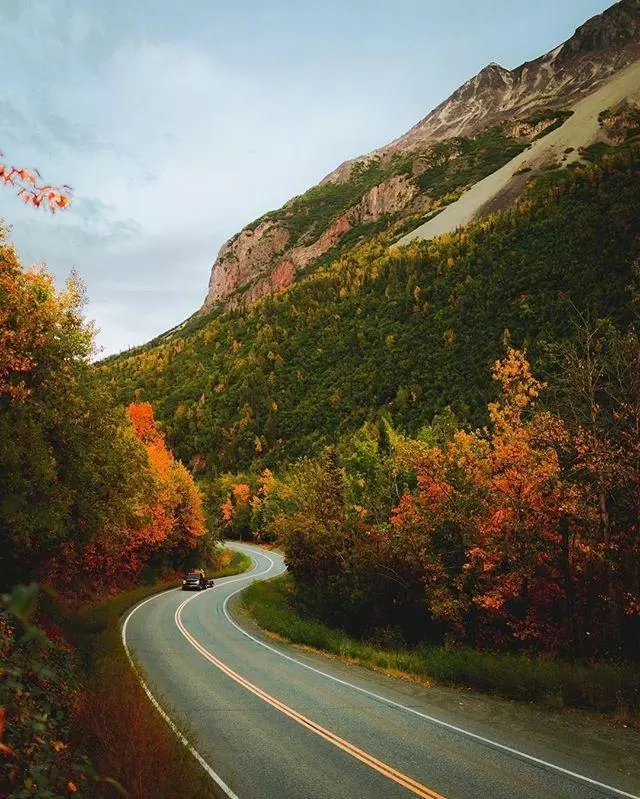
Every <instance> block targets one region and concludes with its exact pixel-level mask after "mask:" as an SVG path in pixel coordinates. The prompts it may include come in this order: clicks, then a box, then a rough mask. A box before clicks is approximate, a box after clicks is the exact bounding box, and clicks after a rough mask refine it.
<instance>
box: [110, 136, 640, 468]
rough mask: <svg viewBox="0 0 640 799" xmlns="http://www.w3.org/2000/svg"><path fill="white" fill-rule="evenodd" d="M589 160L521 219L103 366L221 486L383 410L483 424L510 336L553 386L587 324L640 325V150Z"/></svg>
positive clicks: (274, 301)
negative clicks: (569, 342) (639, 309)
mask: <svg viewBox="0 0 640 799" xmlns="http://www.w3.org/2000/svg"><path fill="white" fill-rule="evenodd" d="M607 153H608V154H607ZM586 155H590V157H591V158H592V159H593V160H597V161H598V163H591V164H583V165H580V166H577V167H575V168H574V169H571V170H549V171H543V172H541V173H539V174H538V175H536V176H535V177H533V178H532V179H531V180H530V183H529V185H528V193H527V195H526V197H525V198H524V199H523V200H522V201H521V202H520V203H519V204H518V205H517V206H516V207H515V208H514V209H513V210H511V211H508V212H505V213H503V214H501V215H498V216H496V217H493V218H491V219H489V220H487V221H485V222H482V223H476V224H472V225H471V226H469V227H468V228H467V229H466V230H464V231H462V232H459V233H456V234H453V235H447V236H443V237H441V238H440V239H438V240H435V241H433V242H420V243H418V242H416V243H413V244H412V245H411V246H410V247H408V248H405V249H395V248H392V249H389V245H390V241H389V239H388V238H387V237H386V236H385V234H378V235H377V236H376V237H374V238H372V239H371V240H369V241H366V242H365V243H364V244H362V245H361V246H359V247H358V248H356V249H355V250H354V251H352V252H351V253H350V254H349V255H348V256H347V257H345V258H343V259H341V260H337V261H335V262H333V263H332V264H331V265H329V266H327V267H325V268H323V269H321V270H320V271H318V272H317V273H314V274H313V275H312V276H310V277H309V278H307V279H306V280H304V281H302V282H301V283H299V284H296V285H294V286H292V287H291V288H290V289H289V290H287V291H286V292H283V293H281V294H278V295H276V296H273V297H269V298H265V299H263V300H261V301H260V302H259V303H257V304H255V305H254V306H252V307H251V308H250V309H248V310H238V311H234V312H231V313H227V314H222V313H220V312H214V313H212V314H211V315H209V316H208V317H204V318H200V319H197V320H195V321H192V322H190V323H188V324H187V325H186V326H185V327H184V328H183V329H181V330H179V331H178V332H176V333H174V334H173V335H172V336H170V337H169V338H168V339H165V340H162V339H160V340H158V341H157V342H155V343H154V342H152V343H151V344H149V345H147V346H146V347H144V348H141V349H139V350H137V351H135V352H132V353H130V354H126V353H125V354H123V355H121V356H117V357H114V358H111V359H108V360H107V361H105V362H103V365H102V369H103V371H104V372H105V373H106V375H107V377H108V379H109V382H110V384H111V386H112V387H113V389H114V391H115V392H116V393H117V395H118V397H119V399H120V401H121V402H122V403H128V402H134V401H135V402H138V401H149V402H152V403H153V404H154V407H155V408H156V412H157V414H158V417H159V418H160V419H161V421H162V422H163V425H164V428H165V429H166V432H167V436H168V440H169V442H170V444H171V445H172V447H174V448H175V450H176V452H177V453H178V454H179V456H180V457H181V458H182V459H183V460H185V462H189V463H190V464H191V465H192V466H193V467H195V468H196V469H199V470H204V471H206V472H209V473H216V472H219V471H225V470H227V471H238V470H239V469H243V468H248V467H251V466H253V468H254V469H260V468H261V467H262V466H269V467H274V466H278V465H282V464H285V463H288V462H290V461H292V460H293V459H295V458H296V457H298V456H301V455H307V454H310V453H313V452H317V451H318V450H319V449H320V448H321V447H322V446H323V445H325V444H328V443H331V442H333V441H335V440H336V438H337V437H338V436H339V435H341V434H343V433H345V432H347V431H349V430H352V429H354V428H356V427H358V426H359V425H360V424H361V423H362V422H363V421H364V420H366V419H368V418H372V417H374V416H376V415H377V413H378V412H379V411H380V410H383V409H384V410H385V411H386V412H388V414H389V415H390V418H391V419H392V421H393V423H394V425H396V426H397V427H399V428H400V429H403V430H405V431H406V432H408V433H412V432H415V431H416V430H417V429H419V427H420V426H421V425H423V424H425V423H427V422H429V420H430V419H431V418H432V417H433V416H434V414H436V413H439V412H441V411H442V410H443V409H444V408H446V407H451V408H452V409H453V411H454V412H455V413H456V415H457V416H458V417H459V418H460V419H461V420H463V421H465V422H467V423H469V424H471V425H477V424H482V423H484V422H486V421H487V415H486V405H487V402H488V401H489V400H490V399H491V397H492V394H493V389H492V385H491V380H490V375H489V370H490V367H491V364H492V363H493V362H494V361H495V360H496V359H497V358H499V357H500V356H501V355H502V353H503V352H504V341H505V337H506V338H507V339H508V340H509V341H510V342H511V343H512V344H514V345H516V346H520V347H527V348H528V351H529V356H530V357H531V359H532V361H533V364H534V366H535V369H536V371H537V373H538V374H540V375H541V376H542V377H545V376H548V375H549V373H550V370H551V368H552V367H551V365H550V362H549V358H548V354H547V350H548V345H551V344H554V343H557V342H559V341H562V340H564V339H565V338H570V337H571V336H572V335H573V321H572V320H573V319H575V318H576V317H577V314H583V315H585V316H588V317H589V318H591V319H593V320H595V319H597V318H599V317H611V318H612V320H613V321H615V322H616V323H617V324H619V325H622V326H625V325H627V324H628V323H630V322H631V321H632V319H633V318H634V309H635V294H634V285H635V284H634V280H635V272H634V270H635V265H636V264H637V260H638V257H639V256H640V242H639V239H638V236H639V235H640V221H639V220H640V189H639V184H638V169H639V164H640V161H639V150H638V145H637V144H631V145H628V146H623V147H620V148H617V150H614V149H613V148H607V147H602V148H597V150H596V151H594V152H593V153H590V154H589V153H588V154H586Z"/></svg>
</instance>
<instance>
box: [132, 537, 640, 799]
mask: <svg viewBox="0 0 640 799" xmlns="http://www.w3.org/2000/svg"><path fill="white" fill-rule="evenodd" d="M238 548H239V549H240V548H241V549H243V550H244V551H247V552H248V553H249V554H250V555H251V557H252V559H253V561H254V566H253V568H252V570H251V571H250V572H247V573H246V574H244V575H241V576H236V577H231V578H225V579H221V580H218V581H216V586H215V588H214V589H210V590H208V591H204V592H202V593H197V594H191V593H186V592H182V591H180V590H172V591H167V592H164V593H162V594H159V595H157V596H155V597H152V598H150V599H148V600H145V601H144V602H142V603H140V604H139V605H138V606H136V608H134V609H133V611H132V612H131V613H130V614H129V615H128V616H127V618H126V619H125V622H124V625H123V642H124V644H125V647H126V648H127V651H128V652H130V653H131V654H132V655H133V656H134V657H135V659H136V660H137V662H138V663H139V664H140V666H141V667H142V671H143V672H144V675H145V684H146V685H147V686H148V691H149V694H150V697H151V698H152V699H156V701H157V702H158V703H159V705H160V706H161V708H162V710H163V712H164V714H165V718H167V720H169V717H172V716H174V715H175V717H176V718H179V717H186V718H187V719H188V720H189V722H190V724H191V727H192V728H193V729H195V732H196V735H197V743H196V744H195V749H192V751H193V752H194V755H195V756H196V757H197V758H198V759H199V761H200V762H201V764H202V765H203V767H204V768H205V769H206V770H207V771H208V772H209V774H210V775H211V777H212V779H214V780H215V781H216V782H217V783H218V785H219V786H221V789H222V792H223V794H226V795H227V796H228V797H229V798H230V799H262V798H264V799H276V798H277V799H316V798H317V799H352V798H353V799H365V797H366V799H375V797H381V799H382V798H384V799H387V797H388V798H389V799H395V797H398V799H400V798H401V797H409V796H420V797H428V799H438V797H447V799H477V797H491V799H515V797H518V799H524V798H525V797H532V798H533V797H536V799H538V797H552V798H553V799H565V797H566V799H584V798H585V797H593V799H600V798H601V797H620V796H623V797H633V799H638V797H639V795H640V779H639V778H638V772H637V764H638V762H640V736H639V735H638V733H637V732H636V731H633V730H628V729H623V728H616V727H612V726H606V725H595V726H594V723H590V724H589V725H588V726H581V724H580V721H581V719H582V717H581V716H571V715H569V714H562V716H558V715H554V714H550V713H546V712H545V711H542V710H539V709H536V708H531V707H529V706H520V705H516V704H514V703H506V702H501V701H500V700H495V699H489V698H485V697H478V696H476V695H470V694H468V693H466V692H460V691H453V690H450V689H444V688H427V687H424V686H421V685H418V684H415V683H410V682H406V681H401V680H394V679H391V678H387V677H383V676H381V675H378V674H372V673H370V672H368V671H365V670H363V669H360V668H357V667H353V666H348V665H346V664H343V663H341V662H339V661H336V660H334V659H329V658H324V657H322V656H320V655H317V654H315V653H307V652H301V651H300V650H298V649H293V648H291V647H287V646H284V645H282V644H274V643H273V641H271V640H269V639H266V638H265V637H264V636H262V635H261V634H260V633H259V632H257V631H256V630H255V629H253V627H252V625H251V624H250V623H248V622H247V621H246V620H244V619H242V620H241V621H240V622H238V621H237V620H234V618H233V617H232V615H231V613H230V612H229V598H230V597H232V595H234V594H235V593H237V592H238V591H240V590H242V588H243V587H244V586H246V585H248V584H249V583H250V582H251V581H252V580H254V579H268V578H269V577H272V576H275V575H276V574H278V573H280V572H281V571H283V569H284V564H283V561H282V557H281V556H280V555H278V554H276V553H273V552H271V553H265V552H263V551H261V550H259V549H256V548H253V547H247V546H245V545H242V546H238ZM248 628H249V629H248ZM183 742H184V743H185V744H187V745H188V744H189V742H187V741H186V740H184V739H183ZM159 799H161V798H160V797H159ZM190 799H197V797H192V798H190Z"/></svg>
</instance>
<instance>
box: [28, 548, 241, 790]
mask: <svg viewBox="0 0 640 799" xmlns="http://www.w3.org/2000/svg"><path fill="white" fill-rule="evenodd" d="M250 565H251V559H250V558H249V557H248V556H247V555H245V554H244V553H236V552H231V551H230V550H225V553H223V555H222V563H221V565H220V568H218V569H216V571H214V572H213V573H212V576H213V577H214V578H219V577H226V576H229V575H232V574H238V573H240V572H242V571H245V570H246V569H247V568H248V567H249V566H250ZM178 585H179V581H177V580H176V579H175V578H174V579H170V580H165V581H159V582H156V583H154V584H151V585H144V586H140V587H139V588H135V589H133V590H131V591H125V592H122V593H120V594H117V595H116V596H114V597H110V598H107V599H104V600H101V601H98V602H96V603H94V604H93V605H89V606H84V607H81V608H75V609H71V610H70V609H68V608H66V607H64V606H63V605H61V604H60V603H59V602H57V601H56V600H55V598H54V597H52V596H51V595H50V594H47V593H46V592H45V593H43V594H42V595H41V602H40V612H41V613H42V615H43V616H44V617H45V618H46V619H48V620H49V621H52V622H54V623H55V624H57V625H59V627H60V628H61V629H62V631H63V633H64V636H65V638H66V639H67V640H68V641H69V642H70V643H71V644H72V645H73V646H74V647H75V648H76V649H77V651H78V654H79V658H80V662H81V666H82V670H83V674H82V678H81V683H82V694H84V700H83V701H81V702H80V706H79V708H78V713H77V721H76V730H75V734H76V738H77V743H81V744H82V746H83V747H84V748H85V749H86V750H87V751H88V753H89V755H90V757H91V760H92V762H93V764H94V766H95V768H96V770H97V772H98V774H100V775H101V777H103V778H104V779H103V781H101V782H98V783H96V785H95V794H94V795H95V797H96V799H114V798H115V797H122V796H126V797H129V799H174V797H178V796H185V797H190V799H217V798H218V797H221V796H222V794H221V792H220V790H219V789H218V788H217V786H216V785H215V784H214V783H213V781H212V780H211V779H210V778H209V777H208V776H207V775H206V774H205V772H204V771H203V769H202V767H201V766H200V765H199V764H198V763H197V762H196V760H195V759H194V757H193V756H192V755H191V754H190V752H189V751H188V750H187V749H186V747H185V746H183V744H182V743H181V742H180V741H179V740H178V738H177V737H176V735H175V734H174V732H173V731H172V730H171V729H170V727H169V726H168V724H167V723H166V721H165V720H164V719H163V718H162V717H161V716H160V714H159V713H158V712H157V711H156V709H155V708H154V707H153V705H152V704H151V702H150V701H149V698H148V697H147V695H146V694H145V692H144V689H143V688H142V685H141V684H140V681H139V678H138V676H137V674H136V673H135V671H134V670H133V669H132V668H131V665H130V663H129V661H128V659H127V655H126V653H125V651H124V648H123V646H122V638H121V628H120V622H121V618H122V616H123V614H124V613H125V612H126V611H127V610H129V609H130V608H132V607H133V606H134V605H136V604H137V603H138V602H140V601H142V600H143V599H146V598H148V597H150V596H153V595H154V594H157V593H160V592H161V591H164V590H167V589H170V588H175V587H177V586H178ZM136 668H139V667H138V666H136ZM142 676H144V675H142ZM158 701H159V702H160V704H161V705H163V703H162V699H161V697H158ZM163 707H164V705H163ZM164 709H165V711H166V712H169V714H170V715H171V709H170V708H166V707H165V708H164ZM171 717H172V720H173V721H174V723H176V726H177V727H178V728H179V729H180V730H181V731H182V732H183V734H184V735H185V737H186V738H187V739H188V740H189V742H190V743H191V744H192V745H194V746H197V741H196V740H195V735H194V733H193V731H192V730H190V729H189V728H188V726H187V724H186V722H185V721H184V720H183V719H180V717H179V716H178V717H176V718H174V717H173V715H171ZM105 780H108V782H107V781H105Z"/></svg>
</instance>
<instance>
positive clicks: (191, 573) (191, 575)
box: [185, 572, 200, 580]
mask: <svg viewBox="0 0 640 799" xmlns="http://www.w3.org/2000/svg"><path fill="white" fill-rule="evenodd" d="M189 577H197V578H199V577H200V575H199V574H196V573H195V572H189V574H187V576H186V578H185V579H187V580H188V579H189Z"/></svg>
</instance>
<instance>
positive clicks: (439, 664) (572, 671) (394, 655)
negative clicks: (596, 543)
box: [242, 575, 640, 724]
mask: <svg viewBox="0 0 640 799" xmlns="http://www.w3.org/2000/svg"><path fill="white" fill-rule="evenodd" d="M292 592H293V583H292V580H291V577H290V576H289V575H283V576H281V577H276V578H275V579H273V580H269V581H268V582H255V583H253V584H252V585H251V586H249V588H247V589H246V590H245V591H243V593H242V604H243V607H244V608H245V609H246V610H247V612H248V613H249V614H250V615H251V616H252V617H253V618H254V619H255V621H256V622H257V623H258V624H259V625H260V626H261V627H262V628H264V629H265V630H268V631H270V632H273V633H276V634H277V635H279V636H282V637H284V638H286V639H287V640H289V641H291V642H293V643H296V644H306V645H307V646H311V647H315V648H317V649H321V650H324V651H326V652H330V653H332V654H334V655H337V656H338V657H340V658H342V659H345V660H348V661H350V662H355V663H358V664H359V665H361V666H365V667H366V668H370V669H374V670H377V671H384V672H392V673H398V672H402V673H404V674H406V675H408V676H411V677H414V678H416V679H420V680H435V681H437V682H439V683H441V684H443V685H450V686H458V687H465V688H473V689H475V690H478V691H483V692H486V693H491V694H496V695H499V696H503V697H507V698H509V699H517V700H526V701H533V702H541V703H543V704H545V705H547V706H548V707H553V708H557V709H560V708H580V709H583V710H590V711H596V712H598V713H604V714H607V715H613V716H614V717H616V718H617V719H618V720H620V721H624V722H625V723H634V724H637V723H638V721H639V718H638V716H639V714H640V671H638V669H636V668H633V667H632V666H622V665H615V664H608V663H599V664H593V665H587V664H574V663H566V662H563V661H558V660H552V659H546V658H545V659H543V658H531V657H527V656H524V655H513V654H495V653H489V652H479V651H477V650H473V649H468V648H457V649H451V648H445V647H436V646H420V647H418V648H416V649H412V650H408V649H383V648H380V647H379V646H373V645H371V644H368V643H366V642H363V641H359V640H356V639H354V638H351V637H350V636H348V635H347V634H346V633H345V632H344V631H343V630H340V629H335V628H332V627H329V626H327V625H326V624H324V623H323V622H321V621H319V620H317V619H313V618H302V617H301V616H299V615H298V614H297V613H296V612H295V610H294V609H293V607H292V605H291V596H292Z"/></svg>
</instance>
